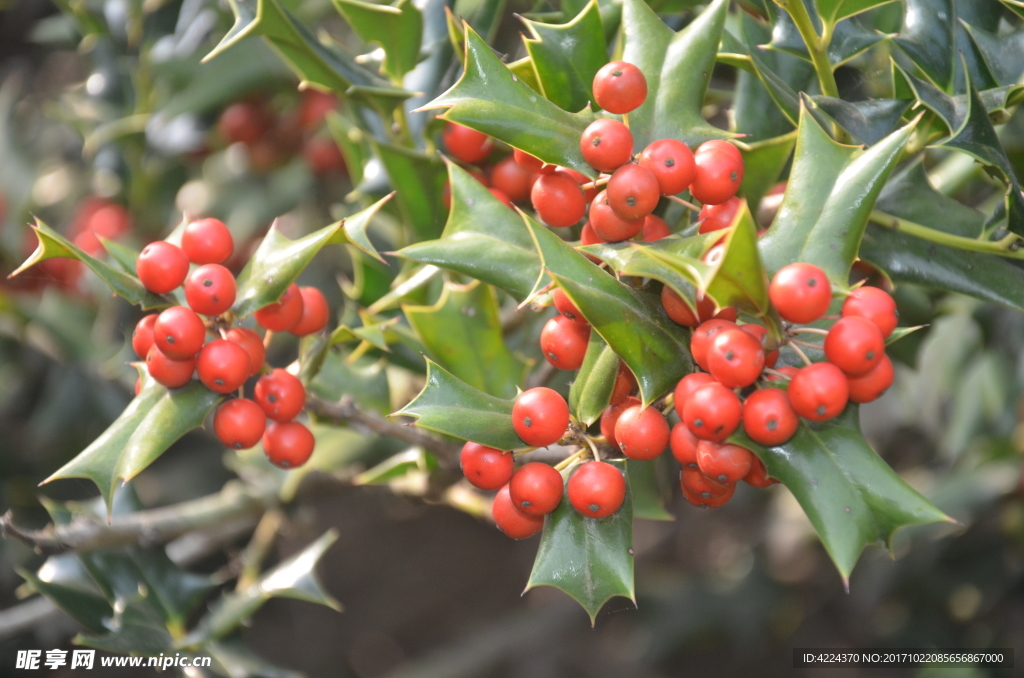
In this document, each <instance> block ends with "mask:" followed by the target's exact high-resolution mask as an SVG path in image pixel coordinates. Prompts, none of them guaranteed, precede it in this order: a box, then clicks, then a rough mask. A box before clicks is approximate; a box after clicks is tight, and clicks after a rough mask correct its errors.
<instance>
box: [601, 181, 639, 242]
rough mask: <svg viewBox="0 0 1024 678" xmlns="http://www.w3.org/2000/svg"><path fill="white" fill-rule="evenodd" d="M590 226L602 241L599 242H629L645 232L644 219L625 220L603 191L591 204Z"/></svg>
mask: <svg viewBox="0 0 1024 678" xmlns="http://www.w3.org/2000/svg"><path fill="white" fill-rule="evenodd" d="M589 216H590V221H589V222H588V225H589V226H590V228H591V230H592V231H593V232H594V235H596V236H597V237H598V238H600V240H599V241H598V242H620V241H622V240H629V239H630V238H632V237H633V236H635V235H636V234H637V233H639V232H640V231H642V230H643V228H644V221H643V219H634V220H632V221H630V220H627V219H623V218H622V217H620V216H619V215H618V214H616V213H615V210H613V209H612V207H611V205H609V204H608V192H607V191H601V192H600V193H598V194H597V197H595V198H594V200H593V201H592V202H591V203H590V215H589Z"/></svg>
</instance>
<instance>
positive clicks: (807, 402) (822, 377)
mask: <svg viewBox="0 0 1024 678" xmlns="http://www.w3.org/2000/svg"><path fill="white" fill-rule="evenodd" d="M849 395H850V387H849V385H848V384H847V381H846V375H845V374H843V372H842V370H840V369H839V368H838V367H836V366H835V365H833V364H832V363H814V364H813V365H808V366H807V367H804V368H802V369H801V370H800V371H799V372H797V373H796V376H794V377H793V378H792V379H791V380H790V382H789V403H790V404H791V405H792V406H793V410H794V411H795V412H796V413H797V414H799V415H800V416H801V417H803V418H805V419H810V420H811V421H827V420H829V419H832V418H834V417H837V416H839V413H840V412H842V411H843V408H845V407H846V401H847V400H848V399H849Z"/></svg>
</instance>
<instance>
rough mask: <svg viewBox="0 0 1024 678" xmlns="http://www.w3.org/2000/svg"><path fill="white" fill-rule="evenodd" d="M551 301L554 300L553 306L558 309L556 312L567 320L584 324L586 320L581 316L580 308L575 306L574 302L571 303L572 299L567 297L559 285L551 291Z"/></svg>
mask: <svg viewBox="0 0 1024 678" xmlns="http://www.w3.org/2000/svg"><path fill="white" fill-rule="evenodd" d="M551 301H552V302H554V304H555V308H556V309H558V312H559V313H561V314H562V315H564V316H565V317H566V318H568V319H569V320H573V321H575V322H578V323H584V324H585V323H586V322H587V319H586V318H584V317H583V314H582V313H580V310H579V309H578V308H576V304H574V303H572V300H571V299H569V297H568V295H566V293H565V290H563V289H562V288H561V287H556V288H555V291H554V292H552V293H551Z"/></svg>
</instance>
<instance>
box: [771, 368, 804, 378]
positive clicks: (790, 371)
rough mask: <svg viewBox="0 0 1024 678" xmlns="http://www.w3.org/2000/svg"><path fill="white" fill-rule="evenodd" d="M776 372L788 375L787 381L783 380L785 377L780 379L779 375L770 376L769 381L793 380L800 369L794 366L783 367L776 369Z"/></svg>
mask: <svg viewBox="0 0 1024 678" xmlns="http://www.w3.org/2000/svg"><path fill="white" fill-rule="evenodd" d="M775 371H776V372H781V373H782V374H784V375H786V379H783V377H780V376H779V375H777V374H769V375H768V381H784V380H787V381H788V380H791V379H792V378H793V377H795V376H796V373H797V372H799V371H800V368H798V367H793V366H792V365H783V366H782V367H780V368H778V369H776V370H775Z"/></svg>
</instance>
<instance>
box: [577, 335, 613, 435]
mask: <svg viewBox="0 0 1024 678" xmlns="http://www.w3.org/2000/svg"><path fill="white" fill-rule="evenodd" d="M620 362H621V361H620V360H619V356H617V355H615V351H613V350H612V349H611V347H610V346H609V345H608V344H607V342H605V340H604V339H602V338H601V335H600V334H598V333H597V332H591V333H590V343H589V344H587V353H586V355H584V356H583V364H582V365H580V369H579V372H577V373H576V378H575V379H573V382H572V386H571V387H570V388H569V411H570V412H572V414H573V416H574V417H576V419H577V420H578V421H580V422H582V423H583V424H584V425H585V426H590V425H591V424H593V423H594V422H595V421H597V420H598V418H599V417H600V416H601V413H602V412H603V411H604V409H605V408H606V407H608V402H609V400H611V397H612V389H614V388H615V379H616V377H617V376H618V374H619V363H620Z"/></svg>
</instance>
